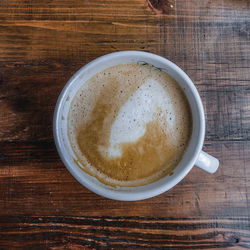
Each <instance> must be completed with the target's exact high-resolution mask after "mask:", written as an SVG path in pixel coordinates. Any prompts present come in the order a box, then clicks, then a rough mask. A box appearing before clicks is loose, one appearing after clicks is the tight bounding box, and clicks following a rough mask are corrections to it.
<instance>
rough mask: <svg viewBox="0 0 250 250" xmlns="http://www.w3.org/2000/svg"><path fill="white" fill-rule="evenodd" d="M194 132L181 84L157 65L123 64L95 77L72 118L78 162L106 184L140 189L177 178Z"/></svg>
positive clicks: (84, 87)
mask: <svg viewBox="0 0 250 250" xmlns="http://www.w3.org/2000/svg"><path fill="white" fill-rule="evenodd" d="M191 133H192V115H191V111H190V107H189V103H188V101H187V99H186V96H185V94H184V93H183V91H182V89H181V88H180V86H179V85H178V83H177V82H176V81H175V80H174V79H173V78H172V77H170V76H169V75H168V74H167V73H165V72H164V71H161V70H159V69H157V68H155V67H153V66H149V65H140V64H133V63H131V64H120V65H117V66H113V67H110V68H107V69H106V70H104V71H102V72H99V73H97V74H95V75H94V76H93V77H92V78H91V79H89V80H88V81H87V82H85V83H83V85H82V87H81V88H80V89H79V91H78V92H77V93H76V95H75V97H74V98H73V101H72V102H71V106H70V111H69V115H68V135H69V139H70V143H71V146H72V149H73V151H74V153H75V155H76V159H75V162H76V163H77V164H78V166H79V167H81V168H82V169H83V170H84V171H86V172H87V173H89V174H90V175H92V176H95V177H96V178H98V179H99V180H100V181H101V182H103V183H105V184H109V185H113V186H139V185H145V184H148V183H151V182H154V181H156V180H158V179H160V178H161V177H163V176H165V175H168V174H172V172H173V170H174V168H175V167H176V166H177V165H178V163H179V162H180V160H181V159H182V157H183V154H184V152H185V150H186V148H187V146H188V143H189V139H190V137H191Z"/></svg>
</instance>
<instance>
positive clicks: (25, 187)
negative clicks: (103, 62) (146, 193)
mask: <svg viewBox="0 0 250 250" xmlns="http://www.w3.org/2000/svg"><path fill="white" fill-rule="evenodd" d="M170 4H172V5H173V8H172V7H170ZM249 12H250V2H249V1H248V0H218V1H211V0H204V1H203V0H193V1H191V0H176V1H173V0H171V1H162V0H159V1H156V0H138V1H127V0H119V1H112V0H107V1H99V0H96V1H73V0H69V1H65V0H43V1H22V0H12V1H6V0H2V1H0V190H1V192H0V249H15V248H23V249H61V248H65V249H79V248H83V249H88V248H89V249H93V248H98V249H99V248H115V249H116V248H129V249H136V248H139V249H142V248H150V249H213V248H220V249H227V248H228V249H244V248H248V249H249V248H250V244H249V242H250V220H249V218H250V200H249V193H250V182H249V180H250V170H249V162H250V113H249V110H250V87H249V86H250V85H249V83H250V60H249V58H250V43H249V34H250V16H249ZM131 49H133V50H142V51H149V52H153V53H156V54H159V55H161V56H164V57H166V58H168V59H170V60H172V61H173V62H175V63H176V64H177V65H179V66H180V67H181V68H183V70H184V71H186V72H187V74H188V75H189V76H190V77H191V79H192V80H193V81H194V83H195V85H196V87H197V89H198V91H199V93H200V94H201V98H202V101H203V104H204V108H205V114H206V121H207V123H206V125H207V126H206V127H207V129H206V138H205V143H204V150H205V151H207V152H208V153H210V154H213V155H214V156H215V157H218V158H219V159H220V162H221V165H220V168H219V170H218V171H217V172H216V173H215V174H214V175H209V174H206V173H204V172H203V171H202V170H200V169H198V168H194V169H193V170H192V171H191V172H190V174H189V175H188V176H187V177H186V178H185V179H184V180H183V181H182V182H180V183H179V184H178V185H177V186H176V187H174V188H173V189H172V190H170V191H168V192H166V193H164V194H162V195H160V196H158V197H154V198H152V199H149V200H145V201H137V202H118V201H111V200H107V199H105V198H102V197H100V196H97V195H95V194H93V193H92V192H90V191H88V190H87V189H85V188H84V187H82V186H81V185H80V184H79V183H78V182H77V181H76V180H75V179H74V178H73V177H72V176H71V175H70V174H69V172H68V171H67V170H66V168H65V167H64V166H63V164H62V162H61V161H60V159H59V156H58V154H57V152H56V149H55V145H54V142H53V136H52V117H53V111H54V107H55V103H56V100H57V98H58V95H59V93H60V91H61V90H62V88H63V86H64V85H65V83H66V82H67V80H68V79H69V78H70V77H71V75H72V74H73V73H74V72H76V71H77V70H78V69H79V68H80V67H82V66H83V65H85V64H86V63H88V62H90V61H91V60H93V59H95V58H96V57H98V56H101V55H104V54H107V53H110V52H114V51H119V50H131Z"/></svg>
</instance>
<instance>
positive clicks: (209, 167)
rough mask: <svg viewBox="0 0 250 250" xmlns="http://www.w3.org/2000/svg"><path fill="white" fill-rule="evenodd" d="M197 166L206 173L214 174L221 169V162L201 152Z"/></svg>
mask: <svg viewBox="0 0 250 250" xmlns="http://www.w3.org/2000/svg"><path fill="white" fill-rule="evenodd" d="M195 166H197V167H199V168H201V169H203V170H205V171H206V172H208V173H210V174H213V173H215V172H216V170H217V169H218V167H219V160H218V159H216V158H215V157H213V156H212V155H209V154H207V153H206V152H204V151H201V152H200V154H199V157H198V159H197V161H196V163H195Z"/></svg>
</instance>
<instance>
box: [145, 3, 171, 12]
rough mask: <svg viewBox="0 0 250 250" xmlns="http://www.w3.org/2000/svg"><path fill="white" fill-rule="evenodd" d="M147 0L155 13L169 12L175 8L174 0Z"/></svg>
mask: <svg viewBox="0 0 250 250" xmlns="http://www.w3.org/2000/svg"><path fill="white" fill-rule="evenodd" d="M147 2H148V5H149V7H150V8H151V9H152V10H153V11H155V12H156V13H157V14H171V13H173V12H174V10H175V0H147Z"/></svg>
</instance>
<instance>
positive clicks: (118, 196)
mask: <svg viewBox="0 0 250 250" xmlns="http://www.w3.org/2000/svg"><path fill="white" fill-rule="evenodd" d="M136 54H137V55H139V56H145V57H150V58H154V59H156V60H158V61H161V62H163V63H164V64H166V65H167V66H168V67H170V68H171V69H172V70H174V71H175V72H176V73H177V74H178V75H180V76H181V77H182V78H183V79H185V83H186V84H187V85H188V86H189V89H190V90H191V92H192V94H193V95H194V97H195V103H196V106H197V110H198V118H199V122H200V127H199V135H200V136H199V140H198V143H197V145H196V146H195V150H194V154H193V155H192V157H190V159H189V161H188V164H187V165H186V167H184V168H183V169H182V171H181V172H180V173H179V174H178V175H177V176H176V177H175V178H174V179H171V180H170V181H168V182H167V183H165V184H163V185H161V186H159V187H154V188H152V189H150V192H148V191H147V190H145V191H144V190H139V191H138V190H137V191H133V192H131V191H120V190H111V189H105V188H101V187H100V186H96V185H93V184H91V183H90V182H89V181H88V180H86V179H83V178H82V177H80V176H79V175H78V174H77V171H76V169H75V166H72V164H70V162H69V160H68V159H67V157H66V156H65V155H64V153H63V152H62V143H61V140H60V138H59V121H60V119H59V113H60V112H59V111H60V109H61V108H62V101H63V99H64V97H65V95H67V91H68V90H69V88H70V87H71V85H72V84H73V83H74V81H75V80H76V79H77V78H78V77H79V76H80V75H81V74H82V73H83V72H85V71H87V70H88V69H89V68H91V67H92V66H93V65H94V64H97V63H101V62H102V61H106V60H109V59H111V58H112V59H113V58H114V57H119V56H124V55H125V56H128V57H129V56H135V55H136ZM191 109H192V107H191ZM53 136H54V141H55V145H56V148H57V151H58V153H59V156H60V158H61V160H62V162H63V163H64V165H65V166H66V168H67V169H68V171H69V172H70V173H71V174H72V175H73V176H74V177H75V178H76V179H77V180H78V181H79V182H80V183H81V184H82V185H83V186H85V187H86V188H88V189H89V190H91V191H92V192H94V193H96V194H98V195H101V196H103V197H106V198H109V199H113V200H120V201H136V200H144V199H147V198H151V197H154V196H157V195H159V194H161V193H163V192H166V191H168V190H169V189H171V188H172V187H174V186H175V185H176V184H177V183H179V182H180V181H181V180H182V179H183V178H184V177H185V176H186V175H187V174H188V173H189V171H190V170H191V169H192V168H193V166H194V164H195V162H196V160H197V158H198V156H199V153H200V152H201V149H202V146H203V142H204V137H205V116H204V109H203V105H202V102H201V98H200V95H199V93H198V91H197V89H196V87H195V85H194V83H193V82H192V80H191V79H190V78H189V76H188V75H187V74H186V73H185V72H184V71H183V70H182V69H181V68H180V67H178V66H177V65H176V64H174V63H173V62H171V61H170V60H168V59H166V58H164V57H162V56H159V55H156V54H153V53H149V52H143V51H135V50H127V51H118V52H113V53H109V54H106V55H103V56H100V57H98V58H96V59H94V60H92V61H91V62H89V63H87V64H86V65H84V66H83V67H81V68H80V69H79V70H78V71H77V72H76V73H74V74H73V76H72V77H71V78H70V79H69V80H68V81H67V83H66V84H65V86H64V88H63V90H62V91H61V93H60V95H59V97H58V99H57V103H56V106H55V110H54V116H53ZM81 171H83V170H81ZM162 178H164V177H162ZM156 182H157V181H156ZM154 183H155V182H154ZM148 185H151V184H147V185H145V186H148Z"/></svg>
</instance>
